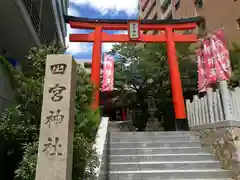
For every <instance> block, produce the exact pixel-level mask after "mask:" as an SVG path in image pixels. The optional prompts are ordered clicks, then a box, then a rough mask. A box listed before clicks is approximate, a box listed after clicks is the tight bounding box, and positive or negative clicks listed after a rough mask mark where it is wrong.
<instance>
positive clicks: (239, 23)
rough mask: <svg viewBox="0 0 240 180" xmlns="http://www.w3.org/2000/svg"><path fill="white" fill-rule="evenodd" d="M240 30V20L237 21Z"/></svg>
mask: <svg viewBox="0 0 240 180" xmlns="http://www.w3.org/2000/svg"><path fill="white" fill-rule="evenodd" d="M237 26H238V30H239V31H240V18H238V19H237Z"/></svg>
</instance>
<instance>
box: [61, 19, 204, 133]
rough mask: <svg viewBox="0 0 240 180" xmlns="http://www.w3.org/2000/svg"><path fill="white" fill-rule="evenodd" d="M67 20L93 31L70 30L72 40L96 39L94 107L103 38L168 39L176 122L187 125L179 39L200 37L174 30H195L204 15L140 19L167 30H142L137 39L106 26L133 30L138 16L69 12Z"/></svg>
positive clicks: (142, 24)
mask: <svg viewBox="0 0 240 180" xmlns="http://www.w3.org/2000/svg"><path fill="white" fill-rule="evenodd" d="M64 18H65V21H66V23H68V24H70V26H71V28H75V29H91V30H94V32H92V33H90V34H70V42H93V43H94V44H93V57H92V70H91V80H92V83H93V85H94V86H95V87H97V88H98V90H97V91H96V92H95V94H94V97H93V103H92V106H93V108H98V105H99V88H100V67H101V53H102V50H101V46H102V43H103V42H134V43H158V42H160V43H166V44H167V55H168V64H169V72H170V80H171V89H172V98H173V104H174V112H175V118H176V119H177V121H176V125H177V128H178V129H183V127H184V126H186V123H187V121H186V111H185V103H184V98H183V92H182V85H181V79H180V73H179V67H178V61H177V55H176V54H177V53H176V47H175V43H194V42H197V41H198V38H197V36H196V35H194V34H187V35H186V34H179V33H176V32H174V30H183V31H184V30H191V29H195V28H196V27H197V23H200V22H202V21H203V18H201V17H194V18H188V19H180V20H155V21H150V20H142V21H139V29H140V30H141V31H146V30H159V31H163V32H162V33H160V34H157V35H150V34H146V35H144V34H141V33H140V36H139V38H138V39H137V40H132V39H131V38H130V37H129V35H127V34H108V33H106V32H103V30H129V22H131V21H136V20H124V19H88V18H78V17H73V16H65V17H64Z"/></svg>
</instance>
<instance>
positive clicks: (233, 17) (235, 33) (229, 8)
mask: <svg viewBox="0 0 240 180" xmlns="http://www.w3.org/2000/svg"><path fill="white" fill-rule="evenodd" d="M239 9H240V0H230V1H226V0H211V1H206V0H205V1H204V0H191V1H190V0H178V3H176V4H175V5H174V6H173V17H174V18H187V17H192V16H202V17H204V18H205V23H206V30H207V32H212V31H214V30H217V29H219V28H221V27H223V30H224V33H225V37H226V38H227V40H228V42H229V44H230V43H231V42H240V11H239Z"/></svg>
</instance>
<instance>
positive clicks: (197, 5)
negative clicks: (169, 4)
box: [195, 0, 203, 8]
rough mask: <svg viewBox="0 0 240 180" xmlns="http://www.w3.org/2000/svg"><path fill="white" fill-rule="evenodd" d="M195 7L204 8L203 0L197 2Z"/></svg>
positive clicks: (196, 0)
mask: <svg viewBox="0 0 240 180" xmlns="http://www.w3.org/2000/svg"><path fill="white" fill-rule="evenodd" d="M195 6H196V7H197V8H202V7H203V0H195Z"/></svg>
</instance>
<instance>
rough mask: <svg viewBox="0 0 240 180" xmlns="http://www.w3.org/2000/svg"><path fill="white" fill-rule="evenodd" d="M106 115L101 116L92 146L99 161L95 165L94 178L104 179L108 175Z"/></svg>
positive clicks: (107, 119) (107, 120) (107, 121)
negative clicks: (97, 164)
mask: <svg viewBox="0 0 240 180" xmlns="http://www.w3.org/2000/svg"><path fill="white" fill-rule="evenodd" d="M108 123H109V118H108V117H102V118H101V122H100V125H99V128H98V131H97V135H96V139H95V144H94V146H93V148H94V149H95V150H96V154H97V157H98V161H99V166H97V167H96V169H95V173H96V179H106V177H107V176H108V153H109V152H108V151H109V147H108V146H109V135H108Z"/></svg>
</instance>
